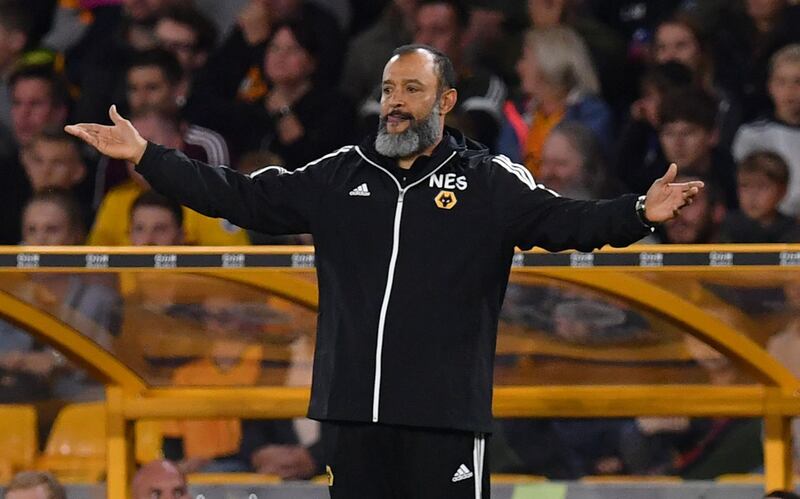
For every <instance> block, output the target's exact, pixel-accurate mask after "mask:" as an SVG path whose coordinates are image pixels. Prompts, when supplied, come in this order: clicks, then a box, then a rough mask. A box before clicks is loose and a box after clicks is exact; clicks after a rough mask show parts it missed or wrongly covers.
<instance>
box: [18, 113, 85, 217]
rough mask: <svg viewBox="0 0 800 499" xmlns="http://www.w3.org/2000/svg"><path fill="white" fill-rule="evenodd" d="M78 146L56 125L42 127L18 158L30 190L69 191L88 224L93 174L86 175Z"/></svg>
mask: <svg viewBox="0 0 800 499" xmlns="http://www.w3.org/2000/svg"><path fill="white" fill-rule="evenodd" d="M80 149H81V144H80V143H78V142H75V140H73V138H72V136H71V135H68V134H67V133H66V132H64V131H63V130H62V129H61V128H60V127H58V128H45V129H44V130H42V131H41V132H40V133H39V134H37V135H36V136H34V137H33V139H32V140H31V142H30V144H28V147H26V148H25V149H24V150H23V151H22V154H21V156H20V160H21V162H22V165H23V167H24V168H25V173H26V175H27V176H28V181H29V183H30V186H31V189H32V191H33V192H43V191H46V190H48V189H63V190H69V191H72V193H73V194H74V195H75V197H76V199H78V201H79V202H80V204H81V208H82V210H83V212H84V214H85V220H86V225H87V226H89V225H90V224H91V221H92V218H93V210H92V196H93V194H94V192H93V188H92V183H93V182H92V180H93V176H92V175H89V172H88V168H87V165H86V160H85V159H84V158H83V156H82V155H81V150H80Z"/></svg>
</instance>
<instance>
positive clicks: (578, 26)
mask: <svg viewBox="0 0 800 499" xmlns="http://www.w3.org/2000/svg"><path fill="white" fill-rule="evenodd" d="M486 3H491V2H488V1H487V2H486ZM509 3H510V2H509ZM520 3H523V2H520ZM525 3H527V9H528V20H529V21H530V25H529V26H530V27H533V28H539V29H544V28H551V27H556V26H566V27H569V28H572V29H574V30H575V31H576V32H577V33H578V35H580V37H581V38H582V39H583V41H584V42H586V45H587V47H588V49H589V52H590V53H591V56H592V62H593V63H594V66H595V68H596V72H597V77H598V79H599V80H600V86H601V88H602V92H600V95H602V96H603V98H604V100H605V101H606V102H608V103H610V104H612V105H613V106H612V107H614V108H615V109H616V108H617V107H618V106H619V105H624V106H627V105H628V104H630V95H631V94H632V93H634V91H635V90H634V89H635V85H636V83H637V81H636V77H637V76H638V74H639V72H638V68H636V67H635V66H634V65H633V64H631V62H633V63H640V62H642V61H638V60H636V61H626V59H627V56H628V54H627V53H626V50H625V48H626V44H627V43H628V40H626V35H624V34H621V33H618V32H615V31H614V30H613V29H612V28H611V27H610V26H609V25H608V24H605V23H603V22H602V21H601V20H600V19H598V17H597V16H593V15H592V13H591V12H590V9H589V8H588V6H587V5H586V4H587V3H588V2H585V1H580V2H576V1H574V0H549V1H546V2H543V1H539V0H527V2H525ZM649 9H650V10H651V11H652V10H654V9H653V7H649ZM509 23H510V24H512V25H513V19H509V20H508V21H507V24H509ZM526 27H528V26H526ZM506 29H507V28H506ZM517 55H519V54H517ZM637 58H641V57H638V55H637V57H636V58H634V57H631V59H637ZM626 63H627V64H626ZM632 69H633V70H632Z"/></svg>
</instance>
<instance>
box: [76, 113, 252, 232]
mask: <svg viewBox="0 0 800 499" xmlns="http://www.w3.org/2000/svg"><path fill="white" fill-rule="evenodd" d="M132 121H133V122H134V123H136V126H137V127H138V129H139V130H141V133H142V134H143V136H145V137H148V139H149V140H151V141H153V142H155V143H158V144H163V145H166V146H168V147H176V148H179V149H182V150H184V151H185V152H186V153H187V154H189V156H190V157H192V153H191V149H189V148H187V146H186V145H185V144H184V143H183V142H182V140H183V136H182V135H181V133H180V129H179V125H178V123H177V122H176V121H175V119H174V118H171V117H170V115H167V114H164V113H163V112H158V111H156V110H149V111H147V110H146V111H145V112H144V114H140V115H138V116H136V117H135V118H133V120H132ZM195 152H196V151H195ZM194 157H196V156H194ZM127 166H128V173H129V175H130V178H129V179H128V180H126V181H125V182H124V183H122V184H120V185H118V186H116V187H114V188H113V189H111V190H110V191H109V192H108V194H106V196H105V198H104V199H103V202H102V203H101V204H100V207H99V209H98V211H97V217H96V219H95V223H94V226H93V227H92V230H91V232H90V234H89V244H92V245H100V246H119V245H127V244H130V243H131V240H130V212H131V206H133V202H134V200H135V199H136V198H137V197H138V196H139V195H140V194H141V193H143V192H145V191H148V190H150V185H149V184H148V183H147V182H146V181H145V180H144V179H143V178H142V177H141V175H139V174H137V173H136V172H135V171H134V170H133V165H127ZM183 210H184V212H183V213H184V222H185V224H186V244H199V245H210V246H217V245H221V246H237V245H243V244H248V243H249V241H248V238H247V232H246V231H243V230H242V229H240V228H238V227H236V226H235V225H233V224H231V223H229V222H227V221H226V220H221V219H215V218H209V217H206V216H203V215H200V214H199V213H197V212H196V211H192V210H190V209H188V208H184V209H183Z"/></svg>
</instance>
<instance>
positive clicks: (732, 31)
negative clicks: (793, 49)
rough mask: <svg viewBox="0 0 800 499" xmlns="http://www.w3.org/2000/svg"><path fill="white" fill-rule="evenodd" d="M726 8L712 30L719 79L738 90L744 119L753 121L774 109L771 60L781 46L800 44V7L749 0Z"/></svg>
mask: <svg viewBox="0 0 800 499" xmlns="http://www.w3.org/2000/svg"><path fill="white" fill-rule="evenodd" d="M792 4H795V5H792ZM742 5H743V6H744V9H742V8H741V7H742ZM724 6H725V8H723V10H722V12H720V13H719V14H718V15H717V16H715V21H716V24H715V25H713V26H712V28H711V30H710V32H711V33H714V40H715V41H716V51H715V54H714V55H715V59H716V66H717V68H718V75H719V80H720V82H722V83H723V85H724V86H725V88H731V89H736V91H737V93H738V94H740V95H741V101H742V106H743V114H744V119H745V120H753V119H756V118H758V117H760V116H762V115H764V114H765V113H767V112H768V111H769V109H770V102H769V98H768V96H767V93H766V92H765V90H767V85H766V83H767V79H768V68H769V66H770V63H769V61H770V58H771V57H772V55H773V54H775V52H777V51H778V50H780V49H781V47H784V46H786V45H788V44H796V43H800V30H798V29H797V26H800V5H796V2H790V1H789V0H746V1H743V2H724ZM770 93H771V92H770ZM773 98H774V97H773Z"/></svg>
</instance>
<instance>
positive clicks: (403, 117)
mask: <svg viewBox="0 0 800 499" xmlns="http://www.w3.org/2000/svg"><path fill="white" fill-rule="evenodd" d="M413 119H414V116H413V115H411V114H409V113H402V112H400V111H395V112H391V113H389V114H388V115H386V123H388V124H390V125H397V124H400V123H402V122H403V121H411V120H413Z"/></svg>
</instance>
